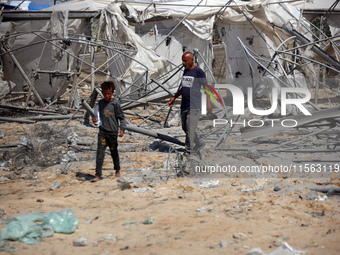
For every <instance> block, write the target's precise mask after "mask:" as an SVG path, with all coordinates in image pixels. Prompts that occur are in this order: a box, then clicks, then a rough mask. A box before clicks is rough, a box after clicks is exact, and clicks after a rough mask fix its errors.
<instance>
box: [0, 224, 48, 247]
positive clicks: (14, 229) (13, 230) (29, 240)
mask: <svg viewBox="0 0 340 255" xmlns="http://www.w3.org/2000/svg"><path fill="white" fill-rule="evenodd" d="M42 236H43V229H42V227H41V226H40V225H38V224H36V223H34V222H32V221H29V220H18V221H12V222H11V223H9V224H8V225H7V226H6V227H5V228H3V229H2V231H1V234H0V239H1V240H10V241H20V242H23V243H26V244H37V243H39V240H40V239H41V238H42Z"/></svg>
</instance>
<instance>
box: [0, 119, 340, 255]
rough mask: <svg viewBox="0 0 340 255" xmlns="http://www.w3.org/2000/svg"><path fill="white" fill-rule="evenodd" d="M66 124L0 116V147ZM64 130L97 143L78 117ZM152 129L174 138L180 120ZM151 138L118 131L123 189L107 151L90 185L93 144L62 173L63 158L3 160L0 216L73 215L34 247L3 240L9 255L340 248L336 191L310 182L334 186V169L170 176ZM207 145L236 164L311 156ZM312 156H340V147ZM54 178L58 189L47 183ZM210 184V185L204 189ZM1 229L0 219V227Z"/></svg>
mask: <svg viewBox="0 0 340 255" xmlns="http://www.w3.org/2000/svg"><path fill="white" fill-rule="evenodd" d="M63 123H64V121H54V122H40V123H37V124H30V125H27V124H26V125H18V124H17V123H2V124H0V127H1V130H6V132H5V135H4V136H3V137H2V138H1V140H0V141H1V144H2V145H4V144H15V143H17V142H18V141H19V140H20V138H21V137H22V136H24V135H28V134H30V130H33V129H34V127H35V126H36V127H37V129H44V128H42V127H45V128H46V126H42V125H47V126H49V127H51V126H53V128H56V127H57V126H62V124H63ZM68 128H71V129H73V130H75V132H76V133H77V134H78V135H79V137H80V138H81V140H82V141H86V142H87V143H88V144H90V146H88V148H90V147H91V148H95V139H96V133H97V130H96V129H95V128H92V127H87V126H84V125H82V124H81V121H80V120H74V121H71V123H70V124H69V126H68ZM159 132H167V133H169V134H170V135H174V134H179V139H183V137H180V134H182V133H181V130H180V127H175V128H174V129H163V130H160V131H159ZM281 138H282V137H281ZM328 139H332V137H328ZM155 140H156V139H154V138H150V137H146V136H143V135H139V134H134V133H129V132H126V134H125V136H124V137H123V138H120V142H119V144H120V145H119V148H120V157H121V164H122V178H121V179H120V180H123V181H126V183H128V184H126V183H125V184H126V185H127V186H130V187H128V188H126V187H125V188H126V189H125V188H124V187H122V183H121V182H118V181H117V179H116V178H115V177H114V175H113V171H112V170H111V169H112V167H113V166H112V163H111V159H110V157H109V156H107V157H106V159H105V164H104V179H103V180H102V181H100V182H96V183H93V182H91V181H90V180H91V177H92V176H93V175H94V168H95V161H94V157H95V151H90V150H87V151H86V150H78V151H76V155H77V157H78V159H79V160H78V161H74V162H70V163H69V164H68V165H67V167H66V168H65V171H64V174H61V172H60V168H61V165H60V164H55V165H52V166H49V167H47V168H43V170H38V169H37V168H35V170H34V169H33V170H32V167H31V168H30V167H21V168H15V167H1V184H0V194H1V196H0V212H1V214H0V215H1V217H2V219H3V220H4V219H5V218H9V217H13V216H17V215H22V214H26V213H31V212H41V213H44V214H48V213H50V212H51V211H61V210H63V209H66V208H68V209H71V210H72V211H74V212H75V215H76V217H77V219H78V220H79V222H80V224H79V227H78V229H77V230H76V231H75V232H74V233H72V234H60V233H55V234H54V236H52V237H49V238H44V239H42V240H41V241H40V244H35V245H28V244H23V243H20V242H10V243H9V244H8V245H7V246H5V247H7V248H8V247H14V248H16V249H18V251H17V252H14V254H27V255H30V254H34V255H35V254H247V253H248V252H250V251H251V250H252V249H253V248H260V249H262V251H263V252H264V253H265V254H267V253H271V252H273V251H275V250H276V249H278V246H279V245H280V244H281V243H282V242H286V243H288V244H289V245H290V246H292V247H294V249H296V250H298V251H307V252H308V254H327V255H332V254H334V255H335V254H340V245H339V238H340V213H339V211H340V207H339V206H340V200H339V196H338V195H333V196H330V195H329V196H327V197H324V195H325V194H323V193H316V192H314V191H311V189H310V188H311V187H330V186H332V187H339V186H340V181H339V179H338V178H336V177H337V176H339V174H338V173H337V174H334V175H326V176H318V175H303V176H288V177H287V176H280V175H264V176H250V175H246V176H241V175H235V174H233V175H203V174H191V175H190V176H188V177H182V178H176V171H175V170H174V169H173V168H168V169H167V168H166V167H165V164H166V160H167V159H168V158H175V156H176V154H175V153H170V154H169V153H168V152H160V151H159V150H158V151H152V150H150V144H152V143H153V142H155ZM325 140H327V139H325ZM206 142H207V149H206V150H205V151H204V154H205V155H204V157H205V158H208V159H211V160H217V161H215V162H228V163H229V164H232V165H235V166H236V165H237V166H240V165H242V164H243V165H245V164H255V163H257V164H260V163H261V164H262V163H263V164H265V163H267V164H268V162H270V163H272V164H274V163H277V164H280V162H281V163H282V162H285V163H286V164H289V163H291V162H293V160H294V158H295V159H296V158H300V159H301V158H308V157H310V155H307V154H302V155H301V154H299V155H296V154H289V155H288V154H287V155H286V154H284V155H280V156H279V157H278V156H274V155H273V154H269V155H265V156H263V157H261V158H258V159H254V157H251V156H250V157H249V155H248V154H240V153H237V152H230V151H229V152H225V154H223V152H218V153H216V152H214V151H212V150H209V147H212V146H213V143H212V142H209V141H208V140H206ZM240 143H241V144H240ZM226 144H228V146H232V145H234V147H235V146H237V145H240V146H241V147H242V146H245V145H247V143H244V142H243V143H242V142H241V138H240V136H237V135H235V136H234V135H232V136H231V137H230V138H228V141H226ZM248 145H249V144H248ZM223 146H224V145H223V144H222V145H221V147H223ZM249 146H250V145H249ZM269 146H272V145H271V144H270V145H269ZM250 147H252V146H250ZM55 149H57V151H58V153H60V155H63V154H65V153H66V152H67V151H68V150H70V147H68V146H67V145H65V144H64V145H60V146H59V147H58V148H55ZM5 150H8V151H10V152H11V155H14V153H15V150H16V148H12V149H3V150H2V153H1V154H3V153H4V151H5ZM209 155H210V157H209ZM313 157H314V158H315V157H317V158H323V159H325V158H327V157H329V158H330V159H334V160H339V153H337V154H332V155H321V154H320V155H318V154H317V155H313ZM218 160H219V161H218ZM221 160H222V161H221ZM208 161H209V160H208ZM57 181H58V182H59V183H60V184H61V186H60V187H59V188H57V189H51V186H52V185H53V184H55V183H56V182H57ZM209 183H210V184H212V185H211V186H209V187H206V186H207V184H209ZM141 188H146V189H144V190H143V189H141ZM313 192H314V193H313ZM322 198H326V199H325V200H324V199H322ZM150 219H153V222H152V224H143V221H145V220H150ZM5 226H6V225H5V224H2V225H1V226H0V228H1V229H2V228H4V227H5ZM80 238H85V239H83V240H85V244H86V246H77V245H76V244H77V241H78V240H79V239H80ZM1 253H3V254H5V253H6V252H5V251H2V252H1V251H0V254H1ZM289 254H293V253H289ZM296 254H298V253H296Z"/></svg>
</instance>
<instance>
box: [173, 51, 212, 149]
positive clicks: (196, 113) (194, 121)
mask: <svg viewBox="0 0 340 255" xmlns="http://www.w3.org/2000/svg"><path fill="white" fill-rule="evenodd" d="M182 64H183V66H184V68H185V70H184V72H183V77H182V83H181V85H182V86H181V89H180V90H178V92H177V93H176V94H175V95H174V96H173V97H172V98H171V99H170V100H169V102H168V105H169V106H170V107H172V105H173V103H174V102H175V100H176V98H177V97H179V96H182V102H181V118H182V129H183V131H184V132H185V149H186V150H187V152H189V153H190V152H197V151H199V150H200V149H201V148H203V147H204V145H205V144H204V143H203V142H201V141H200V139H199V137H198V135H197V133H196V128H197V125H198V120H199V118H200V116H201V103H202V102H201V101H202V99H201V86H205V85H207V78H206V76H205V74H204V72H203V70H202V69H201V68H199V67H198V66H195V65H194V56H193V54H192V53H191V52H185V53H184V54H183V55H182ZM207 110H208V113H211V111H212V106H211V102H210V98H209V97H207Z"/></svg>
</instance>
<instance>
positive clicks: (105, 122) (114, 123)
mask: <svg viewBox="0 0 340 255" xmlns="http://www.w3.org/2000/svg"><path fill="white" fill-rule="evenodd" d="M101 90H102V93H103V96H104V99H101V100H99V101H98V105H99V112H100V118H101V122H102V125H101V126H100V127H99V132H98V146H97V158H96V177H95V178H94V179H93V180H92V181H94V182H96V181H99V180H101V179H102V167H103V163H104V157H105V149H106V147H107V146H109V148H110V151H111V157H112V159H113V165H114V170H116V177H117V178H118V177H120V165H119V155H118V141H117V135H119V137H123V136H124V131H125V128H126V122H125V117H124V113H123V111H122V109H121V107H120V104H119V101H118V100H117V99H113V98H112V95H113V93H114V90H115V85H114V83H113V82H112V81H106V82H103V83H102V84H101ZM92 121H93V123H94V124H95V125H96V126H97V125H98V123H97V122H98V119H97V118H95V117H93V118H92ZM118 121H119V122H120V128H119V123H118Z"/></svg>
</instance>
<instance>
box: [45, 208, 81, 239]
mask: <svg viewBox="0 0 340 255" xmlns="http://www.w3.org/2000/svg"><path fill="white" fill-rule="evenodd" d="M46 224H50V225H51V226H52V227H53V229H54V232H57V233H64V234H71V233H73V232H74V231H76V229H77V228H78V226H79V221H78V219H77V218H76V215H75V213H74V212H73V211H72V210H70V209H65V210H62V211H60V212H55V211H53V212H50V213H49V214H47V215H46V216H45V219H44V221H43V225H46Z"/></svg>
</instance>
